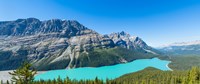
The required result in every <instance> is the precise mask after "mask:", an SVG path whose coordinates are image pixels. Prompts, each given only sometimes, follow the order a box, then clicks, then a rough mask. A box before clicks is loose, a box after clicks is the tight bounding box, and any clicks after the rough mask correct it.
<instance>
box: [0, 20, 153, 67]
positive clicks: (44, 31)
mask: <svg viewBox="0 0 200 84" xmlns="http://www.w3.org/2000/svg"><path fill="white" fill-rule="evenodd" d="M118 48H123V49H127V52H128V51H130V52H133V51H139V53H140V54H146V53H148V55H146V57H147V58H148V56H149V54H151V56H149V57H152V56H154V55H156V52H155V51H154V50H153V49H152V48H151V47H149V46H148V45H147V44H146V43H145V42H144V41H143V40H142V39H140V38H139V37H137V36H131V35H129V34H127V33H125V32H123V31H122V32H120V33H112V34H110V35H101V34H98V33H97V32H95V31H93V30H91V29H88V28H87V27H85V26H83V25H82V24H80V23H78V22H77V21H73V20H59V19H52V20H46V21H40V20H38V19H35V18H28V19H18V20H16V21H3V22H0V58H4V59H2V60H1V59H0V69H1V70H3V69H13V68H16V67H12V66H19V64H20V63H19V60H20V61H22V60H28V61H30V62H31V63H32V64H33V65H34V66H35V67H36V68H38V69H39V70H47V69H60V68H74V67H85V66H89V65H90V63H93V62H94V61H95V62H96V61H97V60H93V59H96V58H94V57H95V54H96V53H104V52H106V53H107V54H108V56H109V55H110V57H109V60H110V59H112V57H113V58H116V59H114V61H113V62H108V63H105V64H104V63H103V64H102V62H100V61H99V60H102V59H104V58H99V59H98V62H97V63H96V64H95V66H103V65H111V64H116V63H122V62H127V60H128V61H131V60H134V59H135V57H134V56H135V55H134V54H132V55H130V58H128V57H123V56H122V57H121V56H120V55H119V52H116V53H110V52H107V51H112V52H114V51H117V49H118ZM19 51H20V52H19ZM127 52H123V53H127ZM8 53H9V54H8ZM91 53H93V54H94V55H92V54H91ZM123 53H121V54H122V55H123ZM135 53H137V52H135ZM133 55H134V56H133ZM93 56H94V57H93ZM98 56H102V55H101V54H100V55H99V54H98ZM127 56H128V55H127ZM131 56H133V57H131ZM21 57H23V58H21ZM16 58H19V59H18V60H15V59H16ZM137 58H140V56H138V57H137ZM141 58H145V56H144V57H143V56H141ZM12 63H17V64H18V65H11V64H12ZM5 64H6V66H9V67H6V66H5ZM9 64H10V65H9ZM91 66H93V65H91Z"/></svg>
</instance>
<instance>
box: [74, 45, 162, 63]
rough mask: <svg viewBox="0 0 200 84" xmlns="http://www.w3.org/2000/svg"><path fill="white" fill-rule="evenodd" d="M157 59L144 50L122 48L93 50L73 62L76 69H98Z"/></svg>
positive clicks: (82, 54)
mask: <svg viewBox="0 0 200 84" xmlns="http://www.w3.org/2000/svg"><path fill="white" fill-rule="evenodd" d="M153 57H158V56H157V55H154V54H151V53H147V52H146V51H144V50H135V49H126V48H122V47H115V48H95V49H93V50H91V51H88V53H85V52H82V53H81V54H80V56H79V58H78V59H75V60H74V61H73V63H74V64H76V65H77V66H76V67H99V66H106V65H114V64H118V63H122V62H123V61H122V60H126V61H127V62H130V61H133V60H136V59H148V58H153Z"/></svg>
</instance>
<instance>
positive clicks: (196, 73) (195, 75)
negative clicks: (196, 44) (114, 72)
mask: <svg viewBox="0 0 200 84" xmlns="http://www.w3.org/2000/svg"><path fill="white" fill-rule="evenodd" d="M114 81H116V83H117V84H199V83H200V82H199V81H200V69H199V68H198V67H193V68H192V69H191V70H189V71H161V70H158V69H155V68H146V69H144V70H142V71H138V72H135V73H131V74H126V75H123V76H121V77H119V78H117V79H115V80H114Z"/></svg>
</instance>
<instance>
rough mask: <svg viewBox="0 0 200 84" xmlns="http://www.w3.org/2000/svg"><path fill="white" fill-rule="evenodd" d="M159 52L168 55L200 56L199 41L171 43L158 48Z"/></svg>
mask: <svg viewBox="0 0 200 84" xmlns="http://www.w3.org/2000/svg"><path fill="white" fill-rule="evenodd" d="M159 50H160V51H162V52H164V53H166V54H169V55H175V56H180V55H198V56H200V41H191V42H182V43H173V44H170V45H165V46H163V47H160V48H159Z"/></svg>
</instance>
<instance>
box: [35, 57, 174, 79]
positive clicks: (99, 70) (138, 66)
mask: <svg viewBox="0 0 200 84" xmlns="http://www.w3.org/2000/svg"><path fill="white" fill-rule="evenodd" d="M169 63H170V61H166V60H160V59H158V58H153V59H139V60H135V61H132V62H129V63H124V64H117V65H113V66H103V67H84V68H75V69H68V70H67V69H62V70H52V71H47V72H45V73H42V74H39V75H37V76H35V80H40V79H42V80H48V79H50V80H53V79H55V78H58V77H59V76H60V77H61V78H62V79H65V78H66V77H69V78H70V79H76V80H80V79H95V77H98V78H99V79H102V80H106V78H108V79H114V78H117V77H120V76H122V75H124V74H127V73H131V72H136V71H139V70H142V69H144V68H146V67H155V68H158V69H161V70H171V69H170V68H169V67H168V66H167V65H168V64H169Z"/></svg>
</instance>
